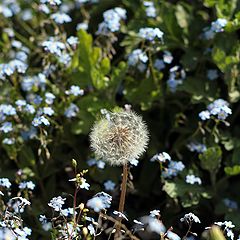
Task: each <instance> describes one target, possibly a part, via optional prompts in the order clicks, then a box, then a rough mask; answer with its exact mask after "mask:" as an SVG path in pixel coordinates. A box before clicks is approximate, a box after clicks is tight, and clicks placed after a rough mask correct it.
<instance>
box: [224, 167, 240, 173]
mask: <svg viewBox="0 0 240 240" xmlns="http://www.w3.org/2000/svg"><path fill="white" fill-rule="evenodd" d="M224 171H225V173H226V174H228V175H230V176H234V175H238V174H240V165H235V166H233V167H225V168H224Z"/></svg>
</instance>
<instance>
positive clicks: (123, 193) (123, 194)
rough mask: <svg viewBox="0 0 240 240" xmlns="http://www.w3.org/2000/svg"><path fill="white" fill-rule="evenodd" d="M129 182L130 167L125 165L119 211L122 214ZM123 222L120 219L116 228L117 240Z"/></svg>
mask: <svg viewBox="0 0 240 240" xmlns="http://www.w3.org/2000/svg"><path fill="white" fill-rule="evenodd" d="M127 180H128V166H127V164H124V165H123V176H122V184H121V196H120V201H119V207H118V211H119V212H121V213H123V211H124V205H125V198H126V192H127ZM121 222H122V218H120V219H119V221H118V224H117V227H116V233H115V236H114V239H115V240H117V239H119V236H120V227H121Z"/></svg>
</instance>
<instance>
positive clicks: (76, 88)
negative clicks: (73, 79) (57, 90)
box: [65, 85, 84, 97]
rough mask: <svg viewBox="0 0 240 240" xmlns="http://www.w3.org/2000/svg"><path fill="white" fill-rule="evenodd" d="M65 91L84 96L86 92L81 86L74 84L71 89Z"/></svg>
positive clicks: (69, 93)
mask: <svg viewBox="0 0 240 240" xmlns="http://www.w3.org/2000/svg"><path fill="white" fill-rule="evenodd" d="M65 93H66V94H67V95H73V96H75V97H76V96H79V95H80V96H82V95H83V94H84V91H83V90H82V89H80V87H79V86H76V85H72V86H71V87H70V89H69V90H66V91H65Z"/></svg>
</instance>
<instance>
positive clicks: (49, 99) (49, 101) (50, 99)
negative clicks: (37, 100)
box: [45, 92, 56, 105]
mask: <svg viewBox="0 0 240 240" xmlns="http://www.w3.org/2000/svg"><path fill="white" fill-rule="evenodd" d="M55 98H56V97H55V96H54V95H53V94H52V93H50V92H46V93H45V102H46V103H47V104H49V105H51V104H53V101H54V99H55Z"/></svg>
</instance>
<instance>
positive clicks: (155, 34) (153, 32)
mask: <svg viewBox="0 0 240 240" xmlns="http://www.w3.org/2000/svg"><path fill="white" fill-rule="evenodd" d="M138 35H139V37H141V38H144V39H146V40H148V41H153V40H155V39H160V40H162V38H163V32H162V31H161V30H160V29H159V28H150V27H146V28H140V30H139V32H138Z"/></svg>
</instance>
